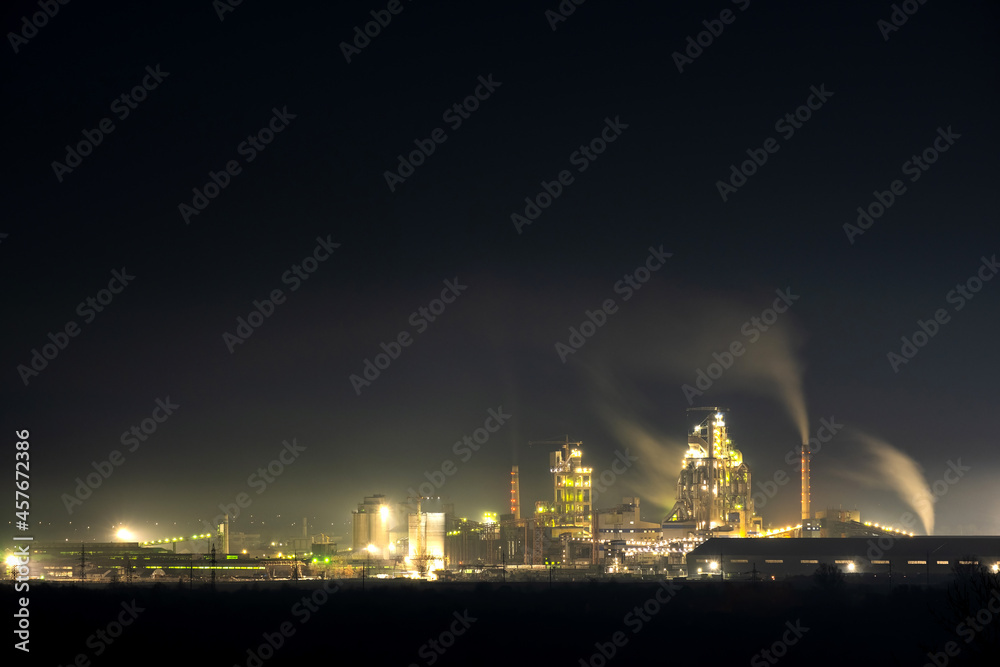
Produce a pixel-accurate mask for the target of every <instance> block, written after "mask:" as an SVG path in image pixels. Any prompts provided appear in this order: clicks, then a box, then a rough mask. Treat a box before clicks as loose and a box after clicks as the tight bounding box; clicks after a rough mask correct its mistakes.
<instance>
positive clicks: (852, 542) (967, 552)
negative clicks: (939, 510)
mask: <svg viewBox="0 0 1000 667" xmlns="http://www.w3.org/2000/svg"><path fill="white" fill-rule="evenodd" d="M686 560H687V575H688V576H689V577H698V576H702V577H722V578H725V579H727V580H728V579H746V580H750V579H754V578H756V579H758V580H760V579H764V580H770V579H771V578H774V579H783V578H786V577H794V576H808V575H812V574H813V573H814V572H816V570H817V569H818V568H819V566H820V564H822V563H826V564H828V565H833V566H836V567H838V568H839V569H840V570H841V572H843V573H845V574H847V575H856V576H858V577H859V578H865V579H875V578H881V577H886V578H888V577H889V576H892V577H896V578H897V579H898V580H899V581H900V582H903V581H904V580H905V581H907V582H912V583H934V582H935V581H941V580H946V579H949V578H951V577H952V576H953V575H954V573H955V568H956V567H958V568H959V569H960V568H961V567H962V566H970V565H983V566H984V567H986V568H988V569H989V570H991V571H993V572H997V571H998V570H1000V537H965V536H935V535H928V536H917V537H910V536H909V535H898V536H892V535H879V536H873V537H867V538H864V537H844V538H832V537H831V538H787V539H753V538H747V539H740V538H734V539H720V538H713V539H710V540H708V541H706V542H704V543H702V544H701V545H699V546H698V547H696V548H695V549H694V550H692V551H691V552H690V553H688V554H687V559H686Z"/></svg>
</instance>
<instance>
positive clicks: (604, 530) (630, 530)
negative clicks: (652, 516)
mask: <svg viewBox="0 0 1000 667" xmlns="http://www.w3.org/2000/svg"><path fill="white" fill-rule="evenodd" d="M639 512H640V510H639V498H636V497H634V496H632V497H624V498H622V502H621V504H620V505H615V506H614V507H611V508H608V509H602V510H597V531H596V537H597V541H598V542H609V541H611V540H625V541H627V542H646V543H655V542H659V541H660V540H661V539H662V537H663V530H662V527H661V525H660V524H658V523H654V522H652V521H643V520H642V519H641V518H640V514H639Z"/></svg>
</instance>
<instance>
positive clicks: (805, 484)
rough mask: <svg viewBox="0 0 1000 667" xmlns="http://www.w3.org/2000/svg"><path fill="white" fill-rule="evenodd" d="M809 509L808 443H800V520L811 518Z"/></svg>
mask: <svg viewBox="0 0 1000 667" xmlns="http://www.w3.org/2000/svg"><path fill="white" fill-rule="evenodd" d="M811 518H812V513H811V512H810V509H809V443H808V442H804V443H802V520H803V521H805V520H806V519H811Z"/></svg>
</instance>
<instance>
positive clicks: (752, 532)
mask: <svg viewBox="0 0 1000 667" xmlns="http://www.w3.org/2000/svg"><path fill="white" fill-rule="evenodd" d="M687 414H688V423H689V424H692V425H691V427H690V429H689V430H688V433H687V450H686V451H685V452H684V454H683V459H682V461H681V463H680V472H679V474H678V476H677V480H676V487H675V489H676V490H675V494H674V498H675V499H674V504H673V506H672V507H671V509H670V510H669V511H668V512H667V513H666V515H665V516H664V517H663V519H662V520H661V521H659V522H650V521H643V520H642V518H641V511H640V507H641V504H640V498H638V497H634V496H626V497H622V498H621V502H620V503H618V504H616V505H612V506H607V507H602V508H599V507H595V505H594V499H595V497H594V487H593V485H594V481H593V468H592V467H589V466H586V465H584V446H583V442H581V441H574V440H571V439H570V437H569V436H565V437H564V438H562V439H560V440H538V441H531V442H529V443H528V444H529V445H532V446H542V447H546V448H548V449H549V452H548V453H549V456H548V460H549V465H548V473H549V474H550V475H551V491H545V492H544V496H545V498H544V499H540V500H536V501H535V502H534V510H533V511H532V512H525V511H524V509H523V506H522V500H521V496H522V488H521V481H520V471H519V466H517V465H515V466H513V467H512V468H511V470H510V473H509V476H510V498H509V501H508V502H504V504H505V505H507V508H506V509H507V510H508V511H507V512H505V513H502V514H501V513H486V514H485V515H484V516H482V517H477V518H468V517H462V516H460V515H459V514H458V513H456V511H455V506H454V504H453V503H451V502H448V501H447V499H445V498H442V497H429V496H423V495H417V496H409V497H407V498H406V499H405V501H402V502H400V501H398V500H397V501H396V502H393V501H392V500H390V498H389V497H388V496H386V495H384V494H373V495H371V496H367V497H365V498H363V499H362V501H361V502H360V503H358V505H357V509H356V510H354V511H352V513H351V524H352V525H351V528H352V530H351V541H350V544H349V545H347V544H345V545H339V544H337V543H336V542H335V541H334V539H333V538H331V537H330V536H328V535H324V534H321V533H320V534H311V533H310V532H309V530H308V521H307V519H306V518H303V519H302V525H301V534H298V535H292V536H288V537H287V538H285V539H282V540H280V541H272V542H270V543H267V542H264V541H262V539H261V536H260V535H252V534H244V533H231V532H230V522H229V517H228V515H225V516H224V518H223V521H222V522H221V523H220V524H219V525H218V526H217V529H216V530H215V531H214V532H208V533H203V534H199V535H193V536H190V537H165V538H163V539H159V540H153V541H147V542H130V541H127V540H126V541H122V542H107V543H89V544H88V543H85V544H78V545H74V544H72V543H69V542H65V543H56V544H44V543H39V544H36V545H35V546H34V547H33V549H32V561H33V563H34V569H33V571H32V572H33V574H34V576H38V577H43V578H46V579H50V580H88V579H89V580H91V581H94V580H97V581H132V580H136V579H138V580H142V579H149V580H154V581H155V580H167V581H169V580H180V581H183V580H184V579H188V580H191V581H193V580H194V579H195V578H198V579H199V580H203V579H212V580H213V581H214V580H215V579H216V578H222V579H226V580H247V579H250V580H252V579H299V578H330V577H338V578H360V579H361V580H362V581H364V580H365V579H367V578H374V579H396V578H408V579H430V580H436V579H445V580H460V579H468V578H473V579H482V578H484V577H485V578H490V577H499V578H503V579H505V580H507V579H510V580H513V581H517V580H519V579H523V580H531V579H533V578H537V577H539V576H544V577H553V576H556V577H559V578H561V579H570V580H577V579H578V578H579V579H586V578H594V577H602V576H657V577H667V578H685V579H691V578H702V579H704V578H708V579H711V578H718V579H746V580H754V581H756V580H759V579H764V580H766V579H775V578H785V577H789V576H797V575H808V574H811V573H813V572H814V571H815V570H816V569H817V568H818V567H819V565H820V564H821V563H826V564H828V565H832V566H835V567H837V568H839V569H841V570H843V571H844V572H846V573H850V574H851V575H856V576H869V577H872V578H877V577H883V578H891V577H892V576H893V574H895V576H896V577H903V578H905V577H912V578H919V577H923V579H924V580H926V581H928V582H929V581H930V580H931V579H932V578H936V577H941V576H944V575H947V574H949V573H950V572H951V569H952V568H953V567H955V566H956V565H968V564H977V565H978V564H980V563H981V564H983V565H986V566H988V567H990V568H992V569H993V570H994V571H995V570H997V568H998V567H1000V566H998V562H1000V538H995V537H975V538H971V537H930V536H927V537H914V536H913V534H912V533H911V532H905V531H901V530H896V529H894V528H890V527H886V526H879V525H878V524H872V523H870V522H863V521H862V517H861V513H860V512H859V511H858V510H856V509H855V510H843V509H824V510H818V511H813V510H812V509H811V498H810V472H811V468H810V457H811V454H810V451H809V445H808V443H805V444H803V445H802V446H801V454H800V456H801V466H800V468H801V518H802V520H801V522H800V523H798V524H796V525H794V526H792V525H790V526H784V527H779V528H771V529H765V528H764V520H763V517H761V516H760V515H759V514H758V513H757V511H756V509H755V507H754V498H753V495H754V494H753V491H752V486H751V470H750V468H749V466H748V465H747V463H746V461H745V460H744V457H743V453H742V452H741V451H740V450H739V449H737V447H736V445H735V443H734V442H733V440H732V439H731V437H730V430H729V411H728V410H726V409H725V408H720V407H699V408H691V409H689V410H688V411H687ZM663 483H664V484H667V483H669V480H663ZM499 503H500V499H498V504H499ZM120 537H121V536H120ZM921 554H923V556H921Z"/></svg>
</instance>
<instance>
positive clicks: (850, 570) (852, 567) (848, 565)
mask: <svg viewBox="0 0 1000 667" xmlns="http://www.w3.org/2000/svg"><path fill="white" fill-rule="evenodd" d="M847 570H848V571H849V572H854V563H848V564H847Z"/></svg>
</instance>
